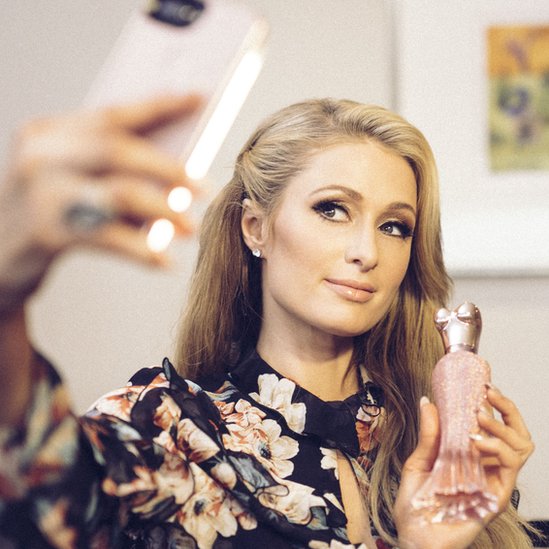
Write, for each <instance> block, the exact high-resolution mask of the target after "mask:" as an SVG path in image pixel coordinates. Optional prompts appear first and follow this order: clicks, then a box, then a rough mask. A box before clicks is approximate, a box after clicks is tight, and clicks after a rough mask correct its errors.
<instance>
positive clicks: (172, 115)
mask: <svg viewBox="0 0 549 549" xmlns="http://www.w3.org/2000/svg"><path fill="white" fill-rule="evenodd" d="M201 105H202V100H201V98H200V96H198V95H194V94H190V95H184V96H179V95H166V96H163V97H158V98H154V99H151V100H149V101H144V102H143V101H140V102H136V103H130V104H128V105H117V106H113V107H109V108H107V109H104V111H103V119H104V122H105V124H106V125H107V126H108V127H112V128H117V129H123V130H126V131H130V132H137V133H144V132H148V131H151V130H153V129H156V128H158V127H159V126H163V125H165V124H169V123H170V122H173V121H175V120H178V119H179V118H183V117H185V116H189V115H191V114H192V113H193V112H195V111H197V109H198V108H199V107H200V106H201Z"/></svg>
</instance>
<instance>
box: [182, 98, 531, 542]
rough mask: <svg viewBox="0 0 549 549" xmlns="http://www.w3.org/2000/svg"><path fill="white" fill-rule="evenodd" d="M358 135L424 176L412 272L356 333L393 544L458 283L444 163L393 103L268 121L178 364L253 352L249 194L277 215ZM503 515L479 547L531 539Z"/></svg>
mask: <svg viewBox="0 0 549 549" xmlns="http://www.w3.org/2000/svg"><path fill="white" fill-rule="evenodd" d="M357 140H358V141H365V140H366V141H368V140H374V141H376V142H377V143H380V144H382V145H384V146H385V147H387V148H389V149H391V150H392V151H394V152H396V153H397V154H399V155H400V156H401V157H402V158H404V159H405V160H406V161H407V162H408V164H409V165H410V167H411V168H412V170H413V172H414V175H415V178H416V183H417V196H418V203H417V220H416V226H415V230H414V238H413V241H412V251H411V258H410V264H409V266H408V269H407V272H406V275H405V278H404V280H403V282H402V285H401V287H400V291H399V294H398V296H397V298H396V299H395V300H394V302H393V304H392V305H391V307H390V310H389V311H388V313H387V314H386V316H385V317H384V319H383V320H382V321H381V322H380V323H379V324H378V325H377V326H375V327H374V328H373V329H372V330H370V331H369V332H368V333H366V334H364V335H363V336H360V337H357V338H356V339H355V353H354V355H355V356H354V360H355V361H356V362H357V363H363V364H365V365H366V366H367V370H368V373H369V375H370V376H371V378H372V380H373V381H374V382H375V383H377V384H378V385H379V386H380V387H382V389H383V391H384V395H385V405H386V411H387V425H386V428H385V429H384V436H383V440H382V442H381V444H380V448H379V451H378V454H377V456H376V460H375V463H374V465H373V468H372V472H371V479H370V488H369V490H368V494H367V498H368V503H369V509H370V513H371V516H372V520H373V523H374V525H375V527H376V528H377V530H378V531H379V532H380V533H381V534H382V535H383V536H384V537H385V538H386V539H387V540H388V541H390V542H393V543H395V542H396V540H395V539H394V529H393V527H392V519H391V515H392V506H393V502H394V495H395V486H396V483H397V482H398V478H399V477H400V473H401V468H402V464H403V463H404V461H405V459H406V458H407V457H408V455H409V454H410V453H411V452H412V450H413V449H414V448H415V446H416V444H417V433H418V402H419V399H420V397H421V396H422V395H424V394H429V393H430V376H431V370H432V367H433V366H434V364H435V363H436V362H437V360H438V359H439V358H440V356H441V355H442V353H443V349H442V345H441V343H440V338H439V336H438V334H437V333H436V331H435V330H434V329H433V317H434V314H435V311H436V310H437V309H438V308H440V307H442V306H445V305H446V302H447V299H448V296H449V292H450V289H451V282H450V279H449V277H448V275H447V273H446V270H445V267H444V263H443V257H442V244H441V230H440V214H439V195H438V181H437V172H436V166H435V162H434V158H433V154H432V151H431V148H430V146H429V144H428V143H427V141H426V139H425V137H424V136H423V134H422V133H421V132H420V131H419V130H417V129H416V128H415V127H414V126H412V125H411V124H409V123H408V122H407V121H405V120H404V119H403V118H401V117H400V116H398V115H396V114H394V113H392V112H390V111H388V110H386V109H384V108H381V107H377V106H371V105H363V104H360V103H356V102H353V101H348V100H333V99H316V100H310V101H305V102H302V103H297V104H294V105H291V106H289V107H286V108H284V109H282V110H280V111H278V112H277V113H275V114H274V115H272V116H271V117H269V118H268V119H266V120H265V121H264V122H263V124H261V125H260V126H259V128H258V129H257V130H256V132H255V133H254V134H253V135H252V136H251V137H250V139H249V140H248V141H247V142H246V144H245V145H244V147H243V148H242V150H241V152H240V154H239V155H238V158H237V161H236V165H235V169H234V174H233V177H232V179H231V180H230V181H229V183H228V184H227V185H226V186H225V187H224V188H223V190H222V191H221V192H220V194H219V195H218V196H217V198H216V199H215V200H214V201H213V202H212V204H211V205H210V207H209V208H208V211H207V212H206V215H205V217H204V221H203V224H202V229H201V236H200V242H199V245H200V246H199V255H198V261H197V266H196V270H195V273H194V276H193V279H192V282H191V287H190V293H189V302H188V306H187V309H186V313H185V316H184V318H183V322H182V324H181V331H180V336H179V340H178V348H177V355H176V362H177V366H178V370H179V372H180V373H181V374H182V375H183V376H185V377H187V378H190V379H197V378H201V377H208V376H212V375H216V374H221V373H223V372H224V371H226V369H227V368H230V367H231V365H233V364H234V363H235V362H236V361H237V360H238V359H239V357H241V356H242V355H243V354H245V353H246V352H248V351H249V350H250V349H252V348H254V347H255V345H256V343H257V338H258V335H259V330H260V328H261V314H262V310H261V270H260V264H261V262H259V261H257V260H255V259H254V258H253V257H252V255H251V253H250V251H249V249H248V248H247V246H246V245H245V243H244V241H243V238H242V234H241V225H240V222H241V215H242V201H243V199H244V198H250V199H251V200H252V201H254V202H255V203H256V204H258V205H259V206H260V207H261V208H262V209H263V211H265V212H266V213H267V214H271V215H272V214H273V212H275V210H276V207H277V205H278V203H279V201H280V197H281V194H282V192H283V190H284V188H285V186H286V183H287V182H288V181H289V179H290V178H291V177H293V176H295V175H296V174H298V173H299V172H300V171H301V170H303V169H304V168H305V167H306V165H307V160H308V158H309V157H310V156H311V155H312V154H314V153H315V152H317V151H318V150H319V149H321V148H323V147H326V146H329V145H332V144H335V143H338V142H349V141H357ZM499 522H500V523H501V522H503V524H504V526H501V527H498V536H503V538H504V539H505V544H503V545H502V544H500V543H499V540H501V539H503V538H501V537H498V538H497V541H498V543H495V542H492V541H491V538H490V535H491V534H490V530H492V528H489V531H488V532H487V533H485V534H483V537H482V539H481V538H479V540H477V542H475V545H474V547H478V548H481V547H482V548H488V547H501V546H507V547H508V546H512V547H517V548H521V547H528V546H529V545H528V544H527V542H526V541H524V538H525V536H524V534H523V533H522V531H521V529H520V528H519V526H518V522H517V520H515V519H509V518H505V517H503V518H500V519H499ZM494 525H495V523H494ZM487 536H488V537H487ZM494 539H496V538H494Z"/></svg>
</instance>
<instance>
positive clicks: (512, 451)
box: [393, 388, 534, 549]
mask: <svg viewBox="0 0 549 549" xmlns="http://www.w3.org/2000/svg"><path fill="white" fill-rule="evenodd" d="M487 400H488V403H489V404H490V405H491V406H492V407H493V408H494V410H496V411H497V412H499V414H500V415H501V421H500V420H498V419H496V418H495V417H493V416H492V415H490V414H489V413H487V412H486V411H484V410H481V411H480V412H479V414H478V421H479V425H480V427H481V429H482V430H483V431H484V433H485V435H484V436H482V437H475V440H473V442H472V443H473V444H474V445H475V446H476V448H477V450H478V451H479V452H480V454H481V456H482V458H483V463H484V469H485V472H486V478H487V482H488V489H489V490H490V492H491V493H492V494H494V495H495V496H496V498H497V506H498V511H497V513H495V514H494V513H492V514H490V515H487V516H486V517H485V518H484V519H483V520H482V521H480V520H469V521H460V522H455V523H451V524H444V523H437V524H432V523H429V522H427V521H425V520H423V519H422V517H421V515H420V514H418V512H416V511H415V510H414V509H413V507H412V503H411V502H412V498H413V497H414V495H415V494H416V493H417V491H418V490H419V488H420V487H421V486H422V485H423V483H424V482H425V480H426V479H427V478H428V476H429V473H430V471H431V469H432V467H433V464H434V462H435V459H436V457H437V453H438V446H439V423H438V414H437V410H436V407H435V405H434V404H431V403H428V402H423V403H422V405H421V411H420V433H419V443H418V446H417V448H416V449H415V450H414V452H413V453H412V454H411V455H410V457H409V458H408V460H407V461H406V463H405V464H404V468H403V472H402V478H401V484H400V488H399V492H398V497H397V500H396V503H395V509H394V514H393V517H394V520H395V525H396V527H397V530H398V536H399V542H400V547H401V549H430V548H433V549H435V548H436V549H460V548H466V547H469V545H470V544H471V543H472V542H473V541H474V539H475V538H476V537H477V536H478V534H479V533H480V532H481V530H482V529H483V528H484V527H485V526H486V525H487V524H488V523H489V522H490V521H491V520H492V519H493V518H494V517H495V516H496V515H497V514H499V513H501V512H502V511H504V510H505V509H506V508H507V506H508V505H509V502H510V499H511V494H512V493H513V490H514V488H515V486H516V480H517V476H518V474H519V471H520V469H521V468H522V466H523V465H524V464H525V463H526V461H527V459H528V458H529V456H530V455H531V454H532V452H533V451H534V444H533V442H532V439H531V437H530V433H529V432H528V429H527V427H526V425H525V423H524V420H523V418H522V416H521V414H520V412H519V410H518V409H517V407H516V406H515V404H514V403H513V402H512V401H511V400H510V399H508V398H507V397H505V396H504V395H503V394H502V393H501V392H500V391H498V390H497V389H494V388H490V389H489V390H488V392H487ZM477 438H478V440H476V439H477Z"/></svg>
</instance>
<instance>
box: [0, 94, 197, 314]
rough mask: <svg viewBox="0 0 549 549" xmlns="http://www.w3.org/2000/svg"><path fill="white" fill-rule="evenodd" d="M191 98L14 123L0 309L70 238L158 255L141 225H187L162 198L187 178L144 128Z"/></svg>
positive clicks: (185, 110) (3, 186) (0, 229)
mask: <svg viewBox="0 0 549 549" xmlns="http://www.w3.org/2000/svg"><path fill="white" fill-rule="evenodd" d="M199 103H200V100H199V99H198V98H197V97H195V96H187V97H163V98H159V99H155V100H151V101H147V102H141V103H136V104H130V105H126V106H118V107H110V108H106V109H104V110H98V111H88V112H79V113H75V114H70V115H64V116H59V117H52V118H47V119H40V120H34V121H32V122H29V123H27V124H26V125H25V126H24V127H23V128H22V129H21V130H20V131H19V133H18V135H17V136H16V139H15V141H14V148H13V151H12V155H11V158H10V159H9V166H8V169H7V171H6V173H5V175H4V178H3V179H4V180H3V181H2V182H1V183H0V313H2V312H3V311H7V310H9V309H10V308H13V307H17V306H18V305H20V304H21V302H22V301H24V299H25V298H26V297H27V296H28V295H29V294H30V293H32V291H33V290H34V288H36V287H37V286H38V284H39V283H40V281H41V280H42V278H43V276H44V274H45V272H46V271H47V269H48V266H49V265H50V263H51V261H52V260H53V258H55V257H56V256H57V255H58V254H59V253H61V252H63V251H64V250H66V249H68V248H70V247H73V246H75V245H85V246H91V247H94V248H99V249H103V250H108V251H111V252H114V253H117V254H120V255H123V256H126V257H128V258H131V259H134V260H137V261H140V262H143V263H145V264H150V265H162V264H163V263H165V261H166V256H165V255H164V254H163V253H162V252H157V251H153V250H151V249H150V248H149V246H148V245H147V242H146V237H147V234H146V231H143V229H142V227H143V226H144V225H147V224H150V223H151V222H152V221H154V220H155V219H158V218H165V219H168V220H170V221H171V222H172V223H173V224H174V226H175V228H176V231H178V232H179V233H180V234H188V233H190V232H191V226H190V223H189V222H188V220H187V219H186V217H185V216H184V215H182V214H178V213H175V212H174V211H173V210H171V209H170V208H169V207H168V205H167V201H166V197H167V194H168V192H169V190H170V189H171V188H172V187H174V186H187V187H190V186H191V185H190V184H189V183H188V181H187V179H186V175H185V172H184V169H183V166H182V164H181V162H180V161H179V160H177V159H176V158H172V157H170V156H169V155H167V154H165V153H163V152H162V151H161V150H159V149H158V148H157V147H156V146H155V145H154V144H153V143H152V142H151V141H150V140H149V139H147V136H148V135H149V132H151V131H152V130H154V129H158V128H159V127H161V126H163V125H167V124H169V123H170V122H173V121H175V120H177V119H180V118H182V117H186V116H189V115H190V114H191V113H192V111H194V110H195V109H196V108H197V106H198V105H199Z"/></svg>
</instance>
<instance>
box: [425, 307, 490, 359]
mask: <svg viewBox="0 0 549 549" xmlns="http://www.w3.org/2000/svg"><path fill="white" fill-rule="evenodd" d="M435 324H436V327H437V330H438V331H439V332H440V335H441V337H442V341H443V343H444V349H445V351H446V352H447V353H452V352H454V351H470V352H472V353H478V344H479V340H480V332H481V330H482V319H481V316H480V311H479V310H478V307H476V305H475V304H474V303H470V302H468V301H466V302H465V303H463V304H462V305H460V306H459V307H456V308H455V309H454V310H453V311H449V310H448V309H439V310H438V311H437V314H436V316H435Z"/></svg>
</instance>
